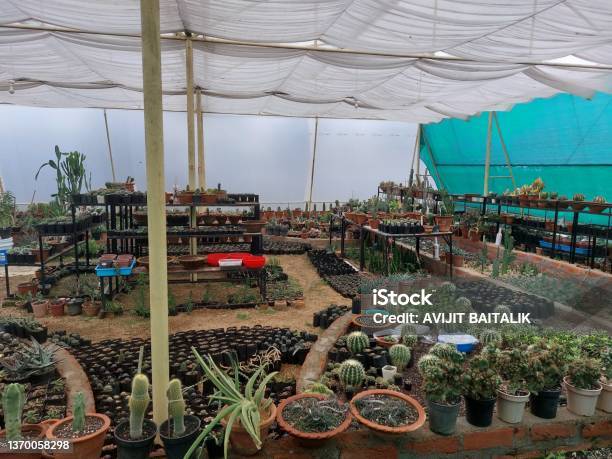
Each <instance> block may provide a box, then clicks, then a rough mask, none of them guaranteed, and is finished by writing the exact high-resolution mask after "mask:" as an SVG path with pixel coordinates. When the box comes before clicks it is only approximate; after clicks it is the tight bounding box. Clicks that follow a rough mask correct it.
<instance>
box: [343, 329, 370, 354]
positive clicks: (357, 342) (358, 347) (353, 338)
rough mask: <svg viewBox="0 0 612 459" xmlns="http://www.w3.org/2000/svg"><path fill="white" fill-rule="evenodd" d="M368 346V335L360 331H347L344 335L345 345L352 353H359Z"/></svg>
mask: <svg viewBox="0 0 612 459" xmlns="http://www.w3.org/2000/svg"><path fill="white" fill-rule="evenodd" d="M369 346H370V339H369V338H368V335H366V334H365V333H364V332H361V331H354V332H352V333H349V334H348V335H347V337H346V347H347V349H348V350H349V351H351V354H352V355H357V354H361V352H362V351H363V350H364V349H365V348H367V347H369Z"/></svg>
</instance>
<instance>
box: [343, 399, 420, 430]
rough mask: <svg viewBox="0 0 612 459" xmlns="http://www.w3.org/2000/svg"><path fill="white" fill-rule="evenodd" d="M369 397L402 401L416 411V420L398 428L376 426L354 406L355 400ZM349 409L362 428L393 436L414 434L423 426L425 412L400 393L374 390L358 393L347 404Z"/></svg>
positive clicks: (412, 400) (417, 403)
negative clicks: (385, 397)
mask: <svg viewBox="0 0 612 459" xmlns="http://www.w3.org/2000/svg"><path fill="white" fill-rule="evenodd" d="M371 395H385V396H387V397H395V398H399V399H401V400H404V401H405V402H406V403H407V404H409V405H412V407H413V408H414V409H415V410H416V411H417V413H418V418H417V420H416V421H414V422H413V423H412V424H406V425H403V426H398V427H391V426H384V425H382V424H377V423H375V422H372V421H370V420H369V419H366V418H364V417H363V416H362V415H361V414H360V413H359V410H358V409H357V405H355V402H356V401H357V400H360V399H362V398H365V397H369V396H371ZM349 408H350V410H351V414H352V415H353V416H354V417H355V419H357V421H358V422H359V423H360V424H363V425H364V426H366V427H368V428H370V429H372V430H374V431H376V432H380V433H385V434H395V435H399V434H405V433H407V432H414V431H415V430H418V429H420V428H421V427H422V426H423V424H425V410H424V409H423V407H422V406H421V405H420V403H419V402H417V401H416V400H415V399H413V398H412V397H410V396H408V395H405V394H403V393H401V392H397V391H394V390H389V389H374V390H366V391H363V392H360V393H358V394H357V395H355V396H354V397H353V398H352V399H351V401H350V403H349Z"/></svg>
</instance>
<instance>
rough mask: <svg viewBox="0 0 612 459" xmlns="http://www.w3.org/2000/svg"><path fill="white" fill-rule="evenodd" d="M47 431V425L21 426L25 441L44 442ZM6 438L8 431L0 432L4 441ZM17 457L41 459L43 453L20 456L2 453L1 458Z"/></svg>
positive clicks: (20, 458)
mask: <svg viewBox="0 0 612 459" xmlns="http://www.w3.org/2000/svg"><path fill="white" fill-rule="evenodd" d="M46 431H47V425H45V424H22V425H21V433H22V435H23V439H24V440H26V439H27V440H39V441H40V440H44V438H45V432H46ZM5 438H6V430H0V439H2V440H4V439H5ZM15 457H17V458H19V459H40V458H41V457H43V456H42V453H36V452H32V453H23V454H22V453H19V454H11V453H0V458H5V459H14V458H15Z"/></svg>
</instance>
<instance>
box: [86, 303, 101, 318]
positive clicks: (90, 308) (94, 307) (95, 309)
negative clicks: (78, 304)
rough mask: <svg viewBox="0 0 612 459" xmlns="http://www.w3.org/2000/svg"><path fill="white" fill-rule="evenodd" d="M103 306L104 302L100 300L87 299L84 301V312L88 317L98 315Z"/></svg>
mask: <svg viewBox="0 0 612 459" xmlns="http://www.w3.org/2000/svg"><path fill="white" fill-rule="evenodd" d="M101 307H102V303H100V302H99V301H86V302H85V303H83V314H84V315H85V316H87V317H96V316H97V315H98V313H99V312H100V308H101Z"/></svg>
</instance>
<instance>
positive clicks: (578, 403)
mask: <svg viewBox="0 0 612 459" xmlns="http://www.w3.org/2000/svg"><path fill="white" fill-rule="evenodd" d="M563 384H564V385H565V389H566V390H567V409H568V410H569V411H571V412H572V413H574V414H577V415H579V416H593V415H594V414H595V407H596V405H597V399H598V398H599V395H600V394H601V391H602V388H603V387H602V385H601V384H599V388H598V389H581V388H579V387H576V386H574V385H572V384H571V383H570V381H569V378H568V377H567V376H566V377H565V378H563Z"/></svg>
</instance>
